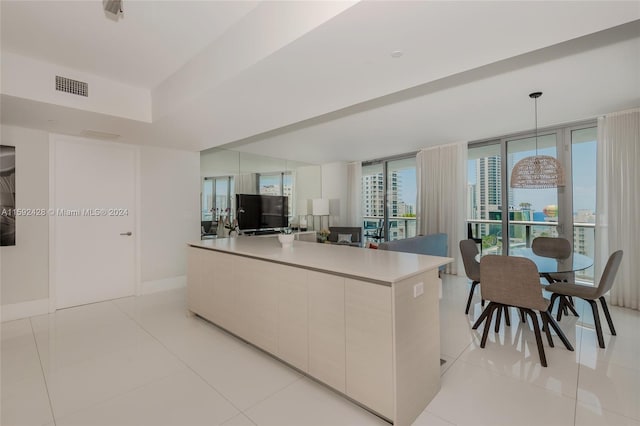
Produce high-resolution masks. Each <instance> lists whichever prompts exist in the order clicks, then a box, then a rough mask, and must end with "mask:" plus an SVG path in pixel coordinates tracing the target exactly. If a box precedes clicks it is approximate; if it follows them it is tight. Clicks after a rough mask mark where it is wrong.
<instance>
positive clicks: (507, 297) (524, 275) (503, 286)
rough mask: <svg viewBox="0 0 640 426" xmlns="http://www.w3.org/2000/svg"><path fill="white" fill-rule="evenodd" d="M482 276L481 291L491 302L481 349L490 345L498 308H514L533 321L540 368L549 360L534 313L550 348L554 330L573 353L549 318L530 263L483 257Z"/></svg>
mask: <svg viewBox="0 0 640 426" xmlns="http://www.w3.org/2000/svg"><path fill="white" fill-rule="evenodd" d="M480 276H481V277H482V286H481V288H480V292H481V294H482V298H483V299H486V300H489V301H490V302H489V304H488V305H487V307H486V308H485V311H486V312H487V315H486V319H485V325H484V332H483V333H482V340H481V342H480V347H481V348H484V347H485V345H486V343H487V337H488V335H489V328H490V324H491V317H492V316H493V312H494V311H495V310H496V309H499V308H508V307H510V306H513V307H516V308H519V309H520V310H521V312H523V313H524V314H526V315H529V317H530V318H531V322H532V324H533V332H534V334H535V336H536V344H537V346H538V355H539V356H540V364H542V366H543V367H546V366H547V358H546V356H545V353H544V346H543V344H542V336H541V333H540V326H539V323H538V316H537V315H536V313H535V311H538V312H539V313H540V317H541V319H542V328H543V330H544V332H545V334H546V336H547V341H548V343H549V346H551V347H553V338H552V337H551V330H550V328H553V329H554V330H555V332H556V334H557V335H558V337H560V340H562V343H564V345H565V347H566V348H567V349H568V350H570V351H573V350H574V349H573V346H572V345H571V343H570V342H569V340H568V339H567V336H565V334H564V332H563V331H562V329H561V328H560V327H559V326H558V323H556V321H555V320H554V319H553V318H552V317H551V315H550V314H549V307H550V302H549V300H547V299H545V298H544V297H543V295H542V287H541V286H540V277H539V274H538V269H537V268H536V265H535V264H534V263H533V262H532V261H531V260H529V259H525V258H522V257H515V256H496V255H488V256H484V257H483V258H482V259H481V260H480ZM483 314H484V312H483Z"/></svg>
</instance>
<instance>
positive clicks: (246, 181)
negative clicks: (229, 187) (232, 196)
mask: <svg viewBox="0 0 640 426" xmlns="http://www.w3.org/2000/svg"><path fill="white" fill-rule="evenodd" d="M235 190H236V194H257V191H258V180H257V175H256V174H255V173H245V174H241V175H236V176H235Z"/></svg>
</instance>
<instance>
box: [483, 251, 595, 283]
mask: <svg viewBox="0 0 640 426" xmlns="http://www.w3.org/2000/svg"><path fill="white" fill-rule="evenodd" d="M489 254H496V253H487V252H485V253H483V254H482V255H480V254H478V255H477V256H476V260H477V261H480V259H481V258H482V256H486V255H489ZM508 255H509V256H517V257H526V258H527V259H529V260H531V261H532V262H533V263H535V265H536V267H537V268H538V273H539V274H540V275H542V276H544V275H545V274H555V273H563V272H576V271H582V270H584V269H587V268H589V267H591V266H593V259H592V258H590V257H589V256H586V255H584V254H580V253H572V254H571V255H570V256H569V257H567V258H566V259H555V258H552V257H544V256H540V255H537V254H535V253H534V252H533V250H532V249H531V248H528V247H517V248H513V249H511V252H510V253H509V254H508Z"/></svg>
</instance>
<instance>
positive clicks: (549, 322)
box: [540, 311, 574, 352]
mask: <svg viewBox="0 0 640 426" xmlns="http://www.w3.org/2000/svg"><path fill="white" fill-rule="evenodd" d="M540 316H546V318H547V326H551V328H553V329H554V330H555V331H556V334H557V335H558V337H559V338H560V340H561V341H562V343H564V346H565V347H566V348H567V349H569V350H570V351H572V352H573V350H574V349H573V345H572V344H571V342H570V341H569V339H567V336H566V335H565V334H564V331H562V329H561V328H560V326H559V325H558V323H557V322H556V321H555V320H554V319H553V316H552V315H551V314H550V313H549V311H547V312H540Z"/></svg>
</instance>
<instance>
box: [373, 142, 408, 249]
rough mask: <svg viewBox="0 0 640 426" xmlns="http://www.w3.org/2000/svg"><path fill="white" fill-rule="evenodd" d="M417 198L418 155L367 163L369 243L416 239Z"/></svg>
mask: <svg viewBox="0 0 640 426" xmlns="http://www.w3.org/2000/svg"><path fill="white" fill-rule="evenodd" d="M416 195H417V193H416V159H415V155H413V154H411V155H409V156H403V157H396V158H389V159H383V160H377V161H375V162H365V163H363V166H362V215H363V219H364V222H363V228H364V235H365V242H380V241H391V240H398V239H402V238H408V237H414V236H415V235H416V214H415V213H416Z"/></svg>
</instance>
